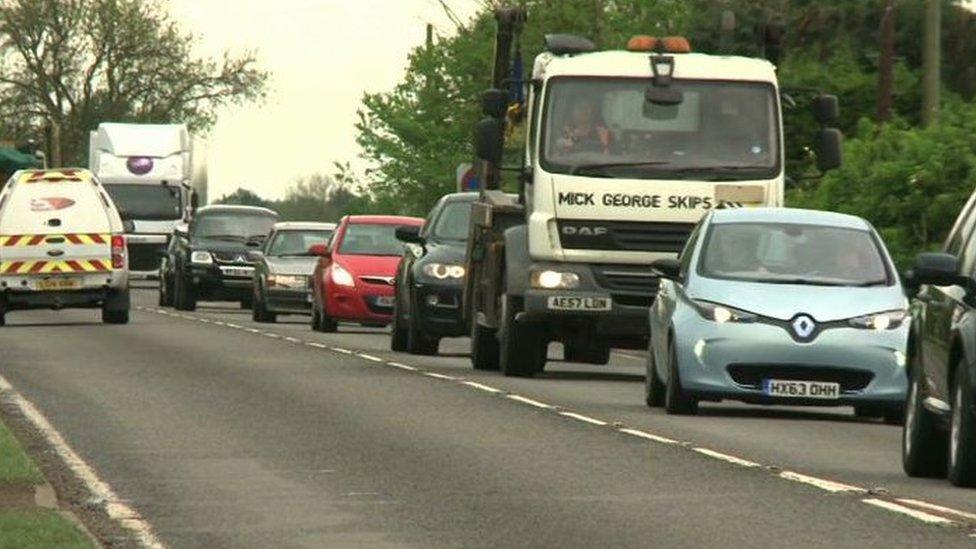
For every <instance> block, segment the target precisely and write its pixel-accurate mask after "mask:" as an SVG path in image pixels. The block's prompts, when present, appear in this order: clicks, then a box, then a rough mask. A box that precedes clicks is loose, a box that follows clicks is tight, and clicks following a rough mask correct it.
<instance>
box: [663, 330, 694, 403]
mask: <svg viewBox="0 0 976 549" xmlns="http://www.w3.org/2000/svg"><path fill="white" fill-rule="evenodd" d="M679 371H680V370H679V368H678V352H677V351H676V350H675V346H674V344H673V343H672V345H671V351H670V356H669V360H668V382H667V384H666V385H665V391H664V409H665V411H667V413H669V414H672V415H694V414H696V413H697V412H698V401H697V400H695V399H694V398H692V397H690V396H688V394H687V393H685V390H684V389H683V388H682V387H681V375H680V373H679Z"/></svg>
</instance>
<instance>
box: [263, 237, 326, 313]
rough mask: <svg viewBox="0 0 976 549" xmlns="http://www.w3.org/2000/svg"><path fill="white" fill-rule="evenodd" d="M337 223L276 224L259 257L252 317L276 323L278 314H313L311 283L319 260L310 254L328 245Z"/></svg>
mask: <svg viewBox="0 0 976 549" xmlns="http://www.w3.org/2000/svg"><path fill="white" fill-rule="evenodd" d="M335 228H336V225H335V223H313V222H294V221H293V222H282V223H276V224H275V226H274V228H273V229H271V234H270V235H268V239H267V240H266V241H265V243H264V247H263V248H262V249H261V251H259V252H251V253H252V255H254V256H256V259H257V261H256V263H255V266H254V299H253V301H252V303H253V305H252V317H253V318H254V320H255V321H256V322H274V321H276V320H277V318H278V315H279V314H304V315H310V314H312V299H311V295H312V293H311V288H310V279H311V276H312V271H313V270H315V264H316V262H317V261H318V259H319V258H318V257H317V256H315V255H313V254H311V253H309V248H310V247H311V246H313V245H315V244H326V243H327V242H328V241H329V238H330V237H331V236H332V233H333V232H334V231H335Z"/></svg>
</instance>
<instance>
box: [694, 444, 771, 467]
mask: <svg viewBox="0 0 976 549" xmlns="http://www.w3.org/2000/svg"><path fill="white" fill-rule="evenodd" d="M692 450H693V451H695V452H698V453H699V454H702V455H705V456H708V457H710V458H713V459H717V460H721V461H726V462H728V463H732V464H734V465H740V466H742V467H762V465H759V464H758V463H756V462H755V461H749V460H747V459H742V458H740V457H737V456H732V455H729V454H723V453H722V452H716V451H715V450H709V449H708V448H692Z"/></svg>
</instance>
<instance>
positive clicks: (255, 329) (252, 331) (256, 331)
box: [244, 328, 261, 334]
mask: <svg viewBox="0 0 976 549" xmlns="http://www.w3.org/2000/svg"><path fill="white" fill-rule="evenodd" d="M244 331H245V332H250V333H252V334H260V333H261V330H258V329H257V328H244Z"/></svg>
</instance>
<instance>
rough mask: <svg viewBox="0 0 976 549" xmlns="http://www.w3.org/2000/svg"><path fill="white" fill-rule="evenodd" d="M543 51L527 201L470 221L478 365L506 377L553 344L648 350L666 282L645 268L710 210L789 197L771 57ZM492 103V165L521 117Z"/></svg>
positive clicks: (684, 48)
mask: <svg viewBox="0 0 976 549" xmlns="http://www.w3.org/2000/svg"><path fill="white" fill-rule="evenodd" d="M547 50H548V51H546V52H544V53H542V54H541V55H539V56H538V57H537V58H536V59H535V63H534V66H533V70H532V77H531V80H530V81H529V82H527V83H526V84H527V85H526V92H527V93H526V95H527V101H526V107H525V109H526V110H525V114H524V119H525V124H527V126H528V127H527V131H526V143H525V148H524V151H522V153H523V162H522V168H521V169H520V170H519V171H520V177H519V179H520V183H521V189H520V193H519V199H518V200H517V201H514V202H512V201H508V202H506V201H505V200H504V199H502V198H501V197H502V195H501V193H499V192H497V191H491V190H488V191H484V192H483V193H482V199H481V200H479V202H477V203H476V204H475V210H474V212H475V213H474V215H473V224H474V225H473V228H472V230H473V232H474V233H475V235H476V238H474V239H473V244H472V247H471V248H470V250H469V261H470V263H471V264H470V265H469V272H472V274H471V278H472V279H471V280H470V281H469V284H468V288H467V290H468V291H467V294H466V295H467V297H466V303H465V305H466V312H467V313H468V314H469V318H470V320H471V322H472V341H473V343H472V361H473V362H474V366H475V367H476V368H484V369H494V368H499V367H500V368H501V370H502V371H503V373H505V374H507V375H522V376H530V375H533V374H535V373H537V372H539V371H541V370H542V369H543V367H544V365H545V362H546V348H547V346H548V343H549V342H550V341H559V342H562V343H563V345H564V348H565V353H566V356H565V358H566V359H567V360H571V361H577V362H587V363H594V364H605V363H606V362H607V361H608V360H609V350H610V348H611V347H622V348H646V346H647V338H648V330H649V328H648V316H647V315H648V309H649V307H650V305H651V304H652V302H653V300H654V297H655V293H656V291H657V287H658V275H657V273H655V272H654V271H653V270H652V269H651V268H650V264H651V263H652V262H653V261H655V260H657V259H662V258H666V257H675V256H676V255H677V254H678V253H679V252H680V251H681V250H682V248H683V247H684V245H685V242H686V241H687V239H688V237H689V235H690V234H691V232H692V230H693V229H694V227H695V225H696V223H697V222H698V221H699V220H700V219H701V217H702V216H703V215H704V214H705V213H706V212H708V211H709V210H712V209H716V208H740V207H754V206H782V205H783V191H784V181H785V177H784V164H785V158H784V147H783V122H782V111H781V98H780V90H779V84H778V81H777V77H776V68H775V66H774V65H773V64H772V63H770V62H769V61H767V60H764V59H754V58H745V57H735V56H716V55H707V54H701V53H692V52H691V47H690V45H689V44H688V42H687V40H685V39H683V38H680V37H672V38H666V39H656V38H652V37H636V38H635V39H633V40H631V42H630V43H629V44H628V48H627V50H626V51H597V50H596V48H595V47H593V45H592V44H591V43H589V42H588V41H586V40H584V39H581V38H577V37H572V36H566V35H550V36H549V37H547ZM496 91H497V90H496ZM831 101H833V102H834V103H833V110H836V103H835V101H836V100H835V99H830V98H828V99H826V100H825V101H824V102H825V103H827V104H828V105H827V106H826V107H825V110H827V111H830V110H831V106H830V105H829V103H831ZM497 103H498V98H497V97H494V98H493V97H492V94H491V92H488V93H487V94H486V101H485V111H486V114H488V115H489V118H488V119H486V120H485V121H482V122H481V123H479V127H478V128H477V129H476V143H475V148H476V150H477V152H478V155H479V157H480V158H482V159H485V160H488V161H489V165H490V164H491V161H492V160H499V162H497V164H498V165H500V157H501V153H500V151H501V144H500V139H498V136H501V135H504V133H505V132H504V131H499V125H500V124H499V123H501V125H502V127H504V126H503V125H504V119H505V118H507V117H510V116H511V113H512V108H511V106H508V107H507V108H505V109H499V108H497ZM493 104H495V105H496V106H495V107H492V105H493ZM492 111H494V112H492ZM495 115H497V116H495ZM492 116H494V118H492ZM835 132H836V130H831V131H826V130H825V131H824V132H822V135H821V139H822V140H823V141H824V142H825V143H826V144H827V147H828V148H830V147H831V146H833V147H834V149H836V150H833V151H831V152H830V154H826V155H824V162H821V167H822V168H825V169H826V168H830V167H832V166H830V160H831V159H832V158H836V159H839V137H838V136H837V133H835ZM489 169H490V167H489Z"/></svg>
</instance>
